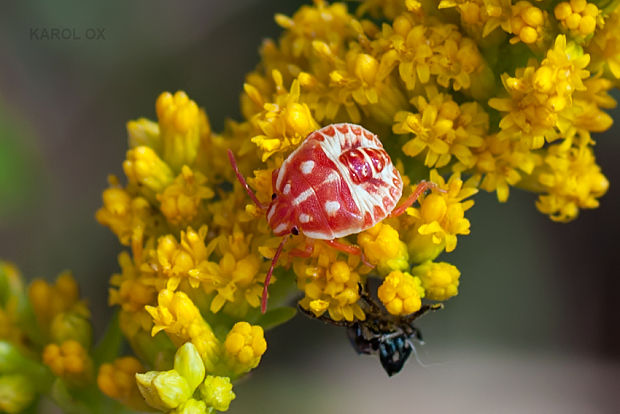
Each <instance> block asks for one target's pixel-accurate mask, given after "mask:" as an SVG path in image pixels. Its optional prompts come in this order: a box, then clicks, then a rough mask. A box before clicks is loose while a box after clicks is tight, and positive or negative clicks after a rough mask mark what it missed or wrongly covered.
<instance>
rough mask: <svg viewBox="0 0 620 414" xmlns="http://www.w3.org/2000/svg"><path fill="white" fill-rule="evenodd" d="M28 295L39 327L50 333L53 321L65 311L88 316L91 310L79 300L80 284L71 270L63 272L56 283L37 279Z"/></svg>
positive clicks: (29, 289)
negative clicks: (52, 283)
mask: <svg viewBox="0 0 620 414" xmlns="http://www.w3.org/2000/svg"><path fill="white" fill-rule="evenodd" d="M28 297H29V299H30V303H31V305H32V308H33V311H34V314H35V316H36V318H37V322H38V324H39V328H40V329H41V330H42V331H43V332H45V334H46V335H48V334H50V330H51V325H52V321H53V320H54V318H56V317H57V316H58V315H60V314H62V313H64V312H68V311H71V312H74V313H75V314H76V315H79V316H81V317H85V318H88V317H90V311H89V310H88V308H87V307H86V304H85V303H84V302H82V301H80V300H79V291H78V285H77V283H76V281H75V279H74V278H73V275H72V274H71V272H69V271H67V272H64V273H61V274H60V275H59V276H58V278H57V279H56V283H55V284H54V285H50V284H48V283H47V282H46V281H44V280H42V279H35V280H34V281H33V282H32V283H31V284H30V287H29V288H28Z"/></svg>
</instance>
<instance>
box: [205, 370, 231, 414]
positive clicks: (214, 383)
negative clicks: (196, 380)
mask: <svg viewBox="0 0 620 414" xmlns="http://www.w3.org/2000/svg"><path fill="white" fill-rule="evenodd" d="M232 388H233V386H232V383H231V382H230V378H228V377H216V376H213V375H207V378H205V380H204V382H203V383H202V384H201V385H200V387H199V390H200V395H201V396H202V400H203V401H204V402H205V403H206V404H207V406H208V407H212V408H213V409H215V410H217V411H228V407H229V406H230V403H231V402H232V400H234V399H235V397H236V395H235V393H234V392H233V390H232Z"/></svg>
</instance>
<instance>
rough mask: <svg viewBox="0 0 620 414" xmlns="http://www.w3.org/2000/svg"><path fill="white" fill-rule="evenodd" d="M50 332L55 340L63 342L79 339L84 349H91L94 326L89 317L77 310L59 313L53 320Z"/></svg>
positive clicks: (59, 342)
mask: <svg viewBox="0 0 620 414" xmlns="http://www.w3.org/2000/svg"><path fill="white" fill-rule="evenodd" d="M50 333H51V336H52V340H53V342H56V343H58V344H61V343H63V342H65V341H67V340H69V339H73V340H76V341H78V342H79V343H80V344H82V346H83V347H84V349H90V343H91V338H92V326H91V324H90V321H89V320H88V318H86V317H84V316H83V315H80V314H79V313H77V312H65V313H59V314H58V315H56V316H55V317H54V319H53V320H52V324H51V327H50Z"/></svg>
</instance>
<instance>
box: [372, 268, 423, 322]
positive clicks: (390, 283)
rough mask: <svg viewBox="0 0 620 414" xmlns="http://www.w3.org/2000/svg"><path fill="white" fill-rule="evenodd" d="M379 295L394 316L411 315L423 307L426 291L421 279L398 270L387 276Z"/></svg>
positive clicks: (380, 287)
mask: <svg viewBox="0 0 620 414" xmlns="http://www.w3.org/2000/svg"><path fill="white" fill-rule="evenodd" d="M377 295H378V296H379V299H380V300H381V302H382V303H383V305H384V306H385V308H386V309H387V310H388V312H390V313H391V314H392V315H409V314H410V313H413V312H415V311H417V310H419V309H420V308H421V307H422V300H421V299H422V298H423V297H424V289H423V288H422V285H421V282H420V279H419V278H417V277H414V276H411V275H410V274H409V273H403V272H401V271H398V270H396V271H393V272H392V273H390V274H389V275H387V276H386V278H385V280H384V281H383V283H382V284H381V286H379V289H378V290H377Z"/></svg>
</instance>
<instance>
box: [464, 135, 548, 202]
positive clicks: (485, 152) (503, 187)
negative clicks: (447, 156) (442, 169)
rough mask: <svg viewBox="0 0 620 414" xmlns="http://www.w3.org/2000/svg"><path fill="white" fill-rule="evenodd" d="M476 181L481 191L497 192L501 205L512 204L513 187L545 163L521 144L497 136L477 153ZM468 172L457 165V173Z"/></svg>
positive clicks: (486, 141) (478, 149)
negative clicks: (511, 190)
mask: <svg viewBox="0 0 620 414" xmlns="http://www.w3.org/2000/svg"><path fill="white" fill-rule="evenodd" d="M475 156H476V158H475V159H476V163H475V167H474V171H475V172H476V174H474V179H475V180H476V181H480V184H479V186H480V188H481V189H483V190H486V191H489V192H493V191H495V192H496V193H497V199H498V200H499V201H500V202H505V201H506V200H508V195H509V194H510V187H511V186H515V185H516V184H518V183H519V182H520V181H521V178H522V174H523V173H525V174H526V175H527V174H531V173H532V171H533V170H534V167H536V166H537V165H540V163H541V162H542V160H541V157H540V155H539V154H536V153H534V152H533V151H531V150H530V149H529V148H528V147H527V145H526V144H525V143H523V142H521V141H511V140H507V139H501V138H500V137H498V136H497V134H494V135H491V136H488V137H487V138H486V140H485V143H484V144H483V145H482V146H481V147H479V148H476V149H475ZM461 168H462V169H463V170H464V169H465V167H464V166H461V165H457V167H456V169H457V170H459V169H461Z"/></svg>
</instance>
